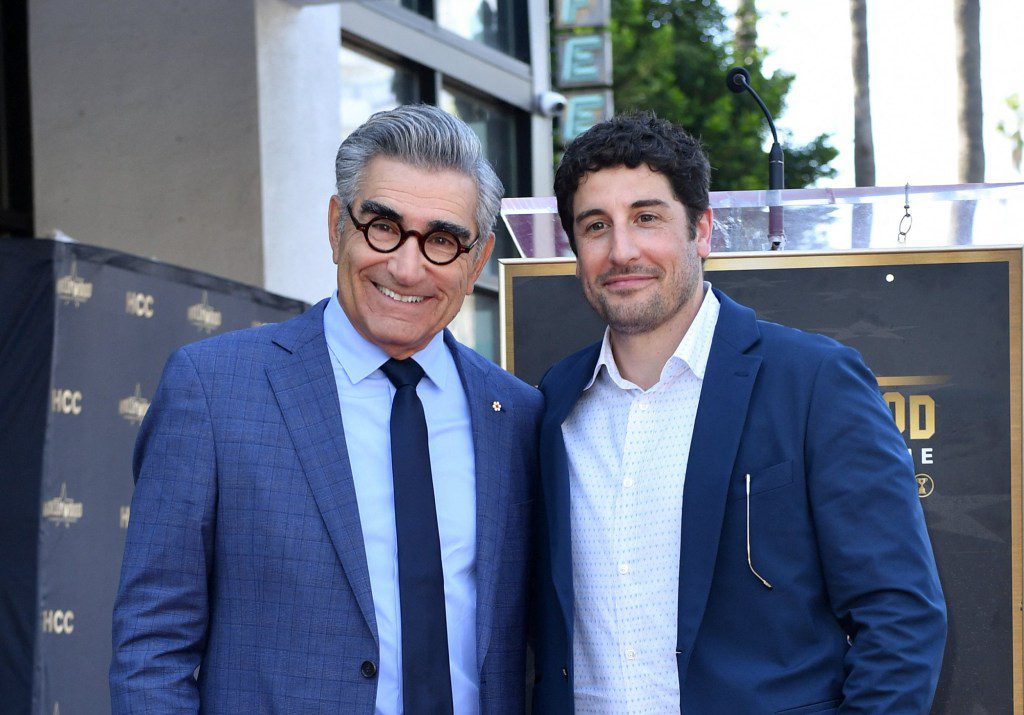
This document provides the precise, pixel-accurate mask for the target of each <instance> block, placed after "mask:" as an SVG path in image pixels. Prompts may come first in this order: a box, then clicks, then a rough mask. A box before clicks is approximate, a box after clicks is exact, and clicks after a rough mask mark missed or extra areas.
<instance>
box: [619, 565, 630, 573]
mask: <svg viewBox="0 0 1024 715" xmlns="http://www.w3.org/2000/svg"><path fill="white" fill-rule="evenodd" d="M619 573H620V574H622V575H623V576H625V575H626V574H628V573H629V564H627V563H621V564H619Z"/></svg>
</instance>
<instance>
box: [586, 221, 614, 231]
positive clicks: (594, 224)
mask: <svg viewBox="0 0 1024 715" xmlns="http://www.w3.org/2000/svg"><path fill="white" fill-rule="evenodd" d="M607 228H608V224H607V223H605V222H604V221H591V222H590V223H588V224H587V225H586V226H584V227H583V232H584V233H589V234H594V233H600V232H601V231H604V230H605V229H607Z"/></svg>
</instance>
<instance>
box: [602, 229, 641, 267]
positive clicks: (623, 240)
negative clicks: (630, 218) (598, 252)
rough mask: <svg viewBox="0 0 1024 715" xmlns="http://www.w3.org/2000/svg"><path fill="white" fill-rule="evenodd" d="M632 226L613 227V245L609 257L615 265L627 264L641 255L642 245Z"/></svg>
mask: <svg viewBox="0 0 1024 715" xmlns="http://www.w3.org/2000/svg"><path fill="white" fill-rule="evenodd" d="M636 239H637V236H636V234H635V231H633V230H632V227H631V226H626V227H624V228H621V227H615V228H613V229H612V236H611V247H610V252H609V256H608V259H609V260H610V261H611V262H612V263H613V264H614V265H620V266H621V265H626V264H627V263H631V262H633V261H635V260H636V259H638V258H639V257H640V246H639V244H638V243H637V240H636Z"/></svg>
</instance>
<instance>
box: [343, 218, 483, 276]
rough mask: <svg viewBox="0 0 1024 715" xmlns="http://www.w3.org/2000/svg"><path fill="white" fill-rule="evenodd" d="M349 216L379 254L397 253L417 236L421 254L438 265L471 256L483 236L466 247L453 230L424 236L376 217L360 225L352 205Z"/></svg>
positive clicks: (433, 232) (389, 220)
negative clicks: (466, 254)
mask: <svg viewBox="0 0 1024 715" xmlns="http://www.w3.org/2000/svg"><path fill="white" fill-rule="evenodd" d="M346 208H347V209H348V215H349V217H350V218H351V219H352V223H353V224H355V227H356V228H357V229H359V231H360V232H361V233H362V234H363V237H364V238H366V243H367V244H369V246H370V248H372V249H373V250H375V251H378V252H379V253H393V252H394V251H397V250H398V248H399V247H400V246H401V245H402V244H403V243H405V239H407V238H409V237H410V236H413V237H415V238H416V240H417V241H418V242H419V244H420V253H422V254H423V257H424V258H426V259H427V260H428V261H430V262H431V263H433V264H434V265H435V266H446V265H448V264H449V263H451V262H452V261H454V260H455V259H456V258H458V257H459V256H461V255H462V254H463V253H469V251H470V249H471V248H473V246H475V245H476V242H477V241H478V240H480V237H479V236H477V238H476V239H475V240H473V241H471V242H470V243H469V244H463V243H462V241H460V240H459V239H458V238H456V237H455V235H454V234H453V233H452V232H451V231H445V230H444V229H437V230H434V231H428V232H427V233H425V234H424V233H420V232H419V231H406V230H405V229H403V228H402V224H400V223H398V221H395V220H394V219H391V218H385V217H384V216H377V215H373V216H370V219H369V220H368V221H367V222H366V223H360V221H359V219H357V218H356V216H355V214H354V213H352V204H349V205H348V206H347V207H346Z"/></svg>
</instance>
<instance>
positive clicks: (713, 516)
mask: <svg viewBox="0 0 1024 715" xmlns="http://www.w3.org/2000/svg"><path fill="white" fill-rule="evenodd" d="M715 294H716V295H717V296H718V299H719V301H720V302H721V311H720V313H719V317H718V325H717V326H716V328H715V337H714V340H713V342H712V344H711V353H710V355H709V357H708V366H707V370H706V372H705V374H704V384H703V387H702V389H701V396H700V404H699V405H698V408H697V418H696V422H695V423H694V428H693V439H692V440H691V442H690V444H691V447H690V457H689V461H688V463H687V467H686V485H685V488H684V492H683V515H682V543H681V546H680V558H679V631H678V636H677V641H676V643H677V645H676V650H677V651H679V652H680V653H681V654H682V655H681V656H680V658H679V686H680V689H682V688H683V687H684V685H685V676H686V668H687V665H688V663H689V658H690V654H691V652H692V649H693V643H694V640H695V639H696V636H697V630H698V629H699V627H700V622H701V620H702V618H703V616H704V609H705V607H706V605H707V599H708V592H709V591H710V588H711V579H712V576H713V575H714V570H715V563H716V560H717V555H718V542H719V537H720V536H721V533H722V520H723V518H724V515H725V504H726V499H727V496H728V490H729V481H730V477H731V475H732V470H733V465H734V462H735V461H736V452H737V450H738V449H739V444H740V438H741V436H742V434H743V428H744V425H745V422H746V414H747V406H748V404H749V402H750V394H751V391H752V390H753V387H754V382H755V379H756V377H757V372H758V369H759V368H760V365H761V358H760V356H757V355H747V354H744V353H745V351H746V350H747V349H749V347H750V346H751V345H753V344H754V343H755V342H756V341H757V339H758V337H759V333H758V330H757V323H756V321H755V319H754V313H753V311H751V310H750V309H748V308H744V307H742V306H739V305H738V304H736V303H734V302H733V301H732V300H730V299H729V298H727V297H726V296H725V295H724V294H722V293H720V292H719V291H717V290H716V291H715Z"/></svg>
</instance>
